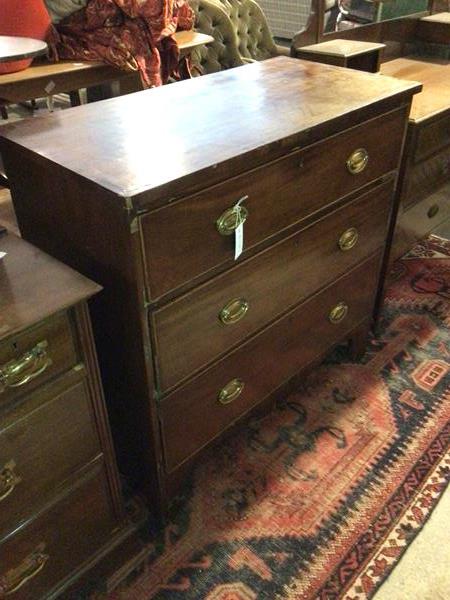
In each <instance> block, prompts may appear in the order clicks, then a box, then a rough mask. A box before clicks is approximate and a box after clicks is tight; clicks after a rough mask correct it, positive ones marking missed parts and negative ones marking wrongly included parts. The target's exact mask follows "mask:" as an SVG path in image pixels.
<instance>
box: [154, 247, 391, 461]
mask: <svg viewBox="0 0 450 600" xmlns="http://www.w3.org/2000/svg"><path fill="white" fill-rule="evenodd" d="M380 260H381V256H380V254H377V255H376V256H373V257H372V258H371V259H369V260H368V261H366V262H364V263H363V264H362V265H361V266H359V267H357V268H356V269H353V270H352V271H350V272H349V273H348V274H346V275H345V276H343V277H341V278H340V279H339V280H338V281H337V282H335V283H333V284H331V285H330V286H328V287H326V288H325V289H324V290H323V291H321V292H319V293H318V294H316V295H315V296H313V297H312V298H310V299H309V300H308V301H307V302H305V303H303V304H301V305H300V306H298V307H297V308H295V309H294V310H292V311H291V312H290V313H288V314H287V315H286V316H284V317H283V318H281V319H280V320H278V321H277V322H275V323H274V324H273V325H271V326H270V327H268V328H267V329H265V330H264V331H262V332H261V333H260V334H258V335H257V336H255V337H253V338H252V339H250V340H249V341H248V342H247V343H245V344H243V345H242V346H240V347H239V348H238V349H236V350H235V351H234V352H231V353H230V354H229V355H228V356H227V357H225V358H224V359H223V360H221V361H219V362H218V363H217V364H216V365H215V366H213V367H211V368H210V369H208V371H206V372H205V373H204V374H203V375H200V376H198V377H196V378H195V379H193V380H192V381H191V382H190V383H189V384H187V385H185V386H183V387H182V388H181V389H179V390H178V391H177V392H174V393H172V394H170V395H168V396H167V397H166V398H165V399H164V400H163V401H162V404H161V408H160V411H161V412H160V416H161V424H162V435H163V441H164V448H165V460H166V467H167V470H168V471H169V472H170V471H172V470H173V469H175V468H176V467H177V466H178V465H179V464H180V463H181V462H183V461H184V460H185V459H187V458H188V457H189V456H191V455H192V454H194V453H195V452H196V451H198V450H200V448H202V447H203V446H205V445H206V444H207V443H208V442H209V441H211V440H212V439H214V438H215V437H216V436H217V435H218V434H220V433H221V432H222V431H223V430H224V429H226V427H227V426H229V425H231V424H232V423H233V422H234V421H235V420H236V419H237V418H239V417H240V416H241V415H243V414H244V413H246V412H247V411H248V410H249V409H250V408H252V407H253V406H254V405H255V404H257V403H258V402H259V401H261V400H262V399H263V398H265V397H266V396H268V395H269V394H270V393H271V392H272V391H274V390H275V389H276V388H277V387H279V386H280V385H281V384H282V383H283V382H284V381H286V380H287V379H289V378H290V377H291V376H292V375H294V374H295V373H296V372H298V371H300V370H301V369H302V368H303V367H305V366H306V365H308V364H309V363H310V362H312V361H313V360H314V359H316V358H317V357H319V356H320V355H321V354H323V353H324V352H326V350H327V349H328V348H329V347H331V346H332V345H333V344H335V343H337V342H339V341H341V340H343V339H345V336H346V335H347V334H348V333H350V331H351V330H352V329H354V328H355V327H356V326H357V325H358V324H359V323H360V322H361V321H363V320H364V319H366V318H367V317H368V316H370V315H371V312H372V309H373V304H374V300H375V291H376V284H377V280H378V273H379V267H380ZM333 310H334V312H333ZM332 317H334V318H332Z"/></svg>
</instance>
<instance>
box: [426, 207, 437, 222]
mask: <svg viewBox="0 0 450 600" xmlns="http://www.w3.org/2000/svg"><path fill="white" fill-rule="evenodd" d="M438 212H439V204H432V205H431V206H430V208H429V209H428V212H427V217H428V218H429V219H432V218H433V217H435V216H436V215H437V214H438Z"/></svg>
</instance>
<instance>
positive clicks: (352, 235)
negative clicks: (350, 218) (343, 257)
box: [338, 227, 359, 252]
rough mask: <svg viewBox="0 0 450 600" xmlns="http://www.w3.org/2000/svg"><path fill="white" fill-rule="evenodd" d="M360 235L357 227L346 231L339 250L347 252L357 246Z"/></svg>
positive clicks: (342, 236) (341, 238) (340, 240)
mask: <svg viewBox="0 0 450 600" xmlns="http://www.w3.org/2000/svg"><path fill="white" fill-rule="evenodd" d="M358 238H359V233H358V230H357V229H355V227H350V228H349V229H346V230H345V231H344V233H343V234H342V235H341V237H340V238H339V241H338V245H339V248H340V249H341V250H342V252H347V251H348V250H351V249H352V248H354V247H355V246H356V244H357V243H358Z"/></svg>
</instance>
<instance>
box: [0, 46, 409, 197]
mask: <svg viewBox="0 0 450 600" xmlns="http://www.w3.org/2000/svg"><path fill="white" fill-rule="evenodd" d="M419 90H420V85H419V84H415V83H412V82H404V81H400V80H398V79H392V78H388V77H382V76H379V75H372V74H370V73H364V72H361V71H354V70H350V69H342V68H340V67H334V66H329V65H322V64H319V63H313V62H308V61H302V60H298V59H293V58H287V57H277V58H274V59H270V60H267V61H264V62H257V63H253V64H251V65H248V66H244V67H238V68H235V69H229V70H227V71H222V72H220V73H214V74H212V75H206V76H203V77H197V78H195V79H191V80H187V81H182V82H179V83H175V84H171V85H166V86H164V87H160V88H154V89H151V90H146V91H144V92H138V93H135V94H130V95H127V96H122V97H119V98H113V99H110V100H105V101H103V102H98V103H93V104H88V105H85V106H81V107H78V108H74V109H71V110H66V111H59V112H57V113H54V114H53V115H50V116H48V117H44V118H39V119H30V120H26V121H22V122H20V123H16V124H11V125H7V126H4V127H2V128H1V132H0V135H1V136H4V137H5V138H6V139H7V140H10V141H12V142H15V143H16V144H19V145H21V146H23V147H25V148H28V149H29V150H31V151H33V152H36V153H38V154H39V155H41V156H42V157H45V158H47V159H49V160H51V161H52V162H54V163H57V164H59V165H61V166H62V167H65V168H67V169H69V170H71V171H74V172H76V173H79V174H80V175H81V176H83V177H84V178H87V179H89V180H91V181H93V182H95V183H96V184H98V185H100V186H102V187H104V188H106V189H108V190H111V191H112V192H114V193H116V194H118V195H119V196H121V197H123V198H132V197H133V196H136V195H139V194H143V193H145V198H146V199H147V201H148V200H149V199H150V200H151V199H152V198H155V197H157V196H159V197H167V196H168V194H169V193H171V191H172V190H171V187H172V186H171V185H170V184H171V182H174V181H177V183H178V184H179V183H180V181H182V183H183V184H184V183H185V182H187V181H191V182H192V179H193V178H194V177H195V179H196V180H201V181H202V182H204V184H203V185H204V187H206V185H207V183H208V181H211V179H213V175H212V174H213V172H214V170H215V171H216V172H220V173H221V174H222V175H223V174H224V172H223V171H221V168H217V167H220V166H221V165H223V164H224V163H225V161H229V163H227V165H228V164H230V163H231V162H232V159H235V160H234V162H233V164H234V165H235V166H236V163H237V162H239V167H238V168H240V169H241V170H242V169H244V168H247V169H248V168H250V166H254V164H255V159H254V155H255V154H257V155H258V157H260V158H259V160H260V162H264V161H267V160H269V159H271V158H273V156H274V154H276V149H277V151H278V153H280V152H281V151H282V150H283V147H284V148H285V150H286V149H288V148H289V147H290V146H289V144H288V140H289V141H290V142H291V143H294V142H297V143H298V142H299V141H302V140H303V143H304V140H305V139H306V136H309V139H311V132H313V131H315V130H316V129H318V128H320V127H322V129H323V126H324V125H325V126H326V127H327V131H332V128H330V124H333V125H334V126H336V124H338V125H340V127H341V128H343V127H345V126H348V122H349V118H348V117H349V115H354V114H356V115H357V116H358V115H359V118H360V119H362V118H363V112H364V109H367V110H368V111H370V112H371V113H372V114H376V111H377V107H378V111H380V110H381V108H380V106H382V105H383V104H384V103H386V102H387V103H389V102H391V101H392V99H393V98H395V100H396V102H398V103H400V101H407V100H408V99H409V98H410V97H411V95H412V94H413V93H416V92H417V91H419ZM299 134H303V137H302V135H299ZM283 144H284V146H283ZM7 146H8V144H7V143H5V140H4V138H0V148H3V150H4V151H5V152H6V151H7ZM252 161H253V162H252ZM249 165H250V166H249ZM24 168H26V165H25V164H24ZM227 168H228V167H227ZM227 176H230V173H227ZM208 177H209V179H208ZM216 177H217V175H216ZM178 189H180V188H178Z"/></svg>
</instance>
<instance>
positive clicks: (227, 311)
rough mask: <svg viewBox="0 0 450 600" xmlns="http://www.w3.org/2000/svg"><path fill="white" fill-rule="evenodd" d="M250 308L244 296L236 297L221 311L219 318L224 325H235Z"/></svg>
mask: <svg viewBox="0 0 450 600" xmlns="http://www.w3.org/2000/svg"><path fill="white" fill-rule="evenodd" d="M248 308H249V304H248V302H247V300H245V299H244V298H234V299H233V300H230V301H229V302H227V304H225V306H224V307H223V308H222V310H221V311H220V313H219V319H220V321H221V322H222V323H223V324H224V325H233V324H234V323H237V322H238V321H240V320H241V319H243V318H244V317H245V315H246V314H247V311H248Z"/></svg>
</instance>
